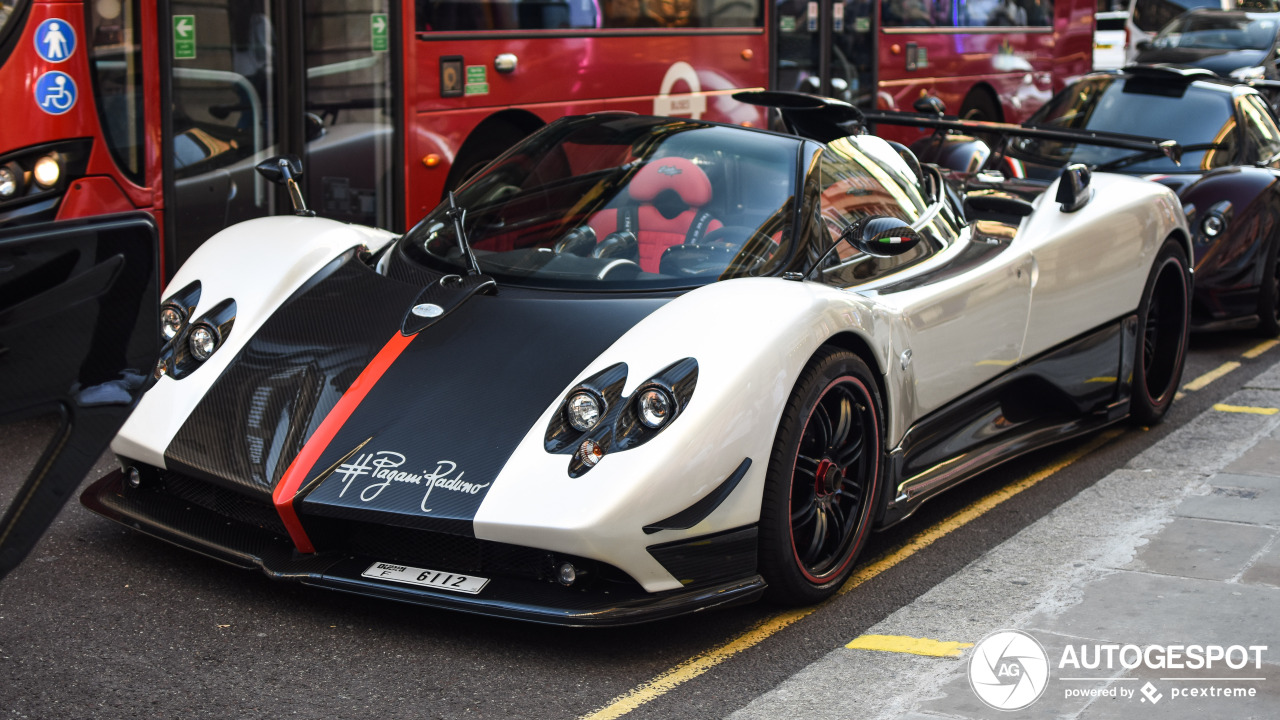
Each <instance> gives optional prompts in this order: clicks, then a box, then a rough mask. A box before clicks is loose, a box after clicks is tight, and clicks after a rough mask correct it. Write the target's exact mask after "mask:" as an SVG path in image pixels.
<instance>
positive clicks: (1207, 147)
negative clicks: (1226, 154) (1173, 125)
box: [1093, 143, 1226, 172]
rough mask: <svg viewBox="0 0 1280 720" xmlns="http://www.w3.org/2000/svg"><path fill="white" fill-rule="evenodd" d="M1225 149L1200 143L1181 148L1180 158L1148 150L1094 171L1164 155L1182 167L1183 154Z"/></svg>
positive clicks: (1103, 164) (1127, 156)
mask: <svg viewBox="0 0 1280 720" xmlns="http://www.w3.org/2000/svg"><path fill="white" fill-rule="evenodd" d="M1225 148H1226V146H1225V145H1223V144H1222V143H1199V144H1197V145H1182V146H1180V150H1181V152H1180V153H1179V156H1178V157H1172V156H1170V155H1169V154H1168V153H1167V152H1166V153H1162V152H1161V150H1158V149H1157V150H1148V151H1145V152H1139V153H1134V154H1133V155H1126V156H1124V157H1122V158H1116V159H1115V160H1111V161H1109V162H1105V163H1102V164H1101V165H1095V166H1094V167H1093V169H1094V170H1101V171H1103V172H1106V171H1108V170H1115V169H1117V168H1122V167H1127V166H1129V165H1132V164H1134V163H1136V162H1141V161H1142V160H1149V159H1151V158H1153V157H1159V156H1160V155H1161V154H1164V155H1165V156H1166V157H1169V159H1170V160H1173V164H1174V165H1177V166H1179V167H1181V166H1182V157H1181V153H1185V152H1199V151H1200V150H1222V149H1225Z"/></svg>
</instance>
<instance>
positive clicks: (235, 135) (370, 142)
mask: <svg viewBox="0 0 1280 720" xmlns="http://www.w3.org/2000/svg"><path fill="white" fill-rule="evenodd" d="M391 5H392V3H391V0H347V2H344V3H341V4H335V3H329V2H323V0H171V1H169V2H161V3H160V7H161V12H160V18H159V26H160V36H161V53H160V54H161V58H162V66H163V67H162V70H163V72H162V74H163V76H164V78H165V80H166V82H165V90H164V91H165V92H166V93H167V99H165V101H164V102H163V107H164V108H165V113H164V116H163V117H162V119H161V124H162V129H163V131H162V134H163V146H164V148H165V150H166V152H165V153H164V162H165V167H164V177H165V183H166V187H165V199H166V206H167V209H168V212H167V213H166V215H165V216H166V220H167V224H168V227H167V228H166V232H165V242H166V246H167V247H166V249H167V252H166V253H165V257H166V262H167V264H168V265H169V267H167V268H166V273H167V274H168V275H172V273H173V272H174V270H176V268H177V267H178V266H179V265H180V264H181V263H182V262H183V261H184V260H185V259H186V258H187V257H188V256H190V255H191V253H192V252H193V251H194V250H195V249H196V248H197V247H198V246H199V245H200V244H201V243H202V242H204V241H205V240H206V239H208V238H209V237H210V236H211V235H213V234H214V233H216V232H217V231H219V230H221V229H222V228H224V227H226V226H228V225H230V224H232V223H236V222H241V221H243V220H248V219H251V218H255V217H262V216H266V215H274V214H278V213H280V212H288V211H289V208H290V203H289V201H288V198H287V196H285V195H284V191H283V189H282V188H279V187H277V186H275V185H273V184H271V183H269V182H266V181H265V180H264V179H262V178H261V177H260V176H259V175H258V174H257V173H256V172H255V171H254V166H255V165H257V164H258V163H259V162H261V161H262V160H265V159H267V158H269V157H271V156H273V155H279V154H283V153H292V154H295V155H298V156H300V157H302V158H303V161H304V168H305V174H304V176H303V185H304V194H305V195H306V199H307V202H308V204H309V206H310V207H311V208H312V209H313V210H315V211H316V212H317V213H318V214H319V215H320V216H322V217H329V218H333V219H336V220H342V221H348V222H358V223H363V224H369V225H380V226H383V227H389V226H391V225H392V224H393V223H394V222H395V215H394V214H393V213H392V208H393V207H394V206H395V198H394V192H395V190H394V185H395V181H394V178H395V177H396V176H397V172H396V168H395V158H397V157H398V154H397V153H396V152H395V148H394V140H393V138H394V136H395V127H396V125H397V122H396V113H397V109H396V106H397V104H396V103H395V102H394V96H395V93H394V90H393V89H394V88H395V87H396V85H395V83H394V79H393V77H392V74H393V72H394V65H395V63H393V62H391V57H392V56H393V54H394V52H395V50H396V48H397V47H398V40H397V34H396V32H395V31H394V29H393V26H395V25H397V24H398V23H399V16H398V10H395V9H393V8H392V7H391Z"/></svg>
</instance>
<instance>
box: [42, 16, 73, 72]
mask: <svg viewBox="0 0 1280 720" xmlns="http://www.w3.org/2000/svg"><path fill="white" fill-rule="evenodd" d="M75 51H76V31H75V30H72V29H71V24H70V23H68V22H67V21H66V20H62V19H60V18H50V19H48V20H45V21H44V22H42V23H40V27H37V28H36V53H37V54H39V55H40V57H41V59H43V60H44V61H46V62H51V63H60V62H62V61H63V60H66V59H67V58H69V57H71V54H72V53H74V52H75Z"/></svg>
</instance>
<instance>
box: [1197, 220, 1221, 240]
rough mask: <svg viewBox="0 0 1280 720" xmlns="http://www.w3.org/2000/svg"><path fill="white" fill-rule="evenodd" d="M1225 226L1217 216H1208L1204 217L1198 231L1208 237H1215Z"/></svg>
mask: <svg viewBox="0 0 1280 720" xmlns="http://www.w3.org/2000/svg"><path fill="white" fill-rule="evenodd" d="M1225 226H1226V223H1224V222H1223V221H1222V217H1221V216H1219V215H1208V216H1206V217H1205V219H1204V222H1202V223H1200V229H1201V230H1203V231H1204V234H1205V235H1207V236H1209V237H1217V236H1218V233H1221V232H1222V228H1223V227H1225Z"/></svg>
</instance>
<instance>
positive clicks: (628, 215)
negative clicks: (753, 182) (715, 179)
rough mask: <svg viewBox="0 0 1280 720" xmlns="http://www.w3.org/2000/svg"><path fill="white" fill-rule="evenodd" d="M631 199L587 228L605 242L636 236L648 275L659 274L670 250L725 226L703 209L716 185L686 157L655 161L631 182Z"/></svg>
mask: <svg viewBox="0 0 1280 720" xmlns="http://www.w3.org/2000/svg"><path fill="white" fill-rule="evenodd" d="M627 195H628V198H629V199H630V202H629V203H628V204H627V205H624V206H622V207H620V208H610V209H608V210H601V211H600V212H598V213H596V214H595V215H593V216H592V217H591V219H590V220H588V221H587V223H588V224H589V225H590V226H591V229H592V230H594V231H595V233H596V237H597V238H598V239H600V240H603V239H604V238H605V237H606V236H608V235H609V234H610V233H614V232H617V231H619V230H630V231H631V232H633V233H635V235H636V239H637V240H638V241H639V244H640V260H639V262H640V269H642V270H644V271H645V272H658V264H659V262H660V260H661V259H662V253H663V252H664V251H665V250H666V249H667V248H669V247H672V246H674V245H679V244H681V243H685V242H695V243H696V242H697V241H698V240H699V239H701V238H702V237H704V236H705V235H706V234H707V233H708V232H710V231H712V230H715V229H716V228H718V227H720V226H721V224H722V223H721V222H720V221H719V220H716V219H715V218H714V217H712V216H711V214H710V213H708V212H706V211H704V210H702V208H703V207H704V206H706V205H707V204H708V203H710V202H711V181H710V180H709V179H707V174H706V173H704V172H703V171H702V169H701V168H699V167H698V166H697V165H695V164H693V162H691V161H689V160H686V159H685V158H681V157H667V158H659V159H657V160H651V161H650V162H649V164H647V165H645V166H644V167H642V168H640V171H639V172H637V173H636V174H635V177H633V178H632V179H631V183H630V184H628V185H627Z"/></svg>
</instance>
